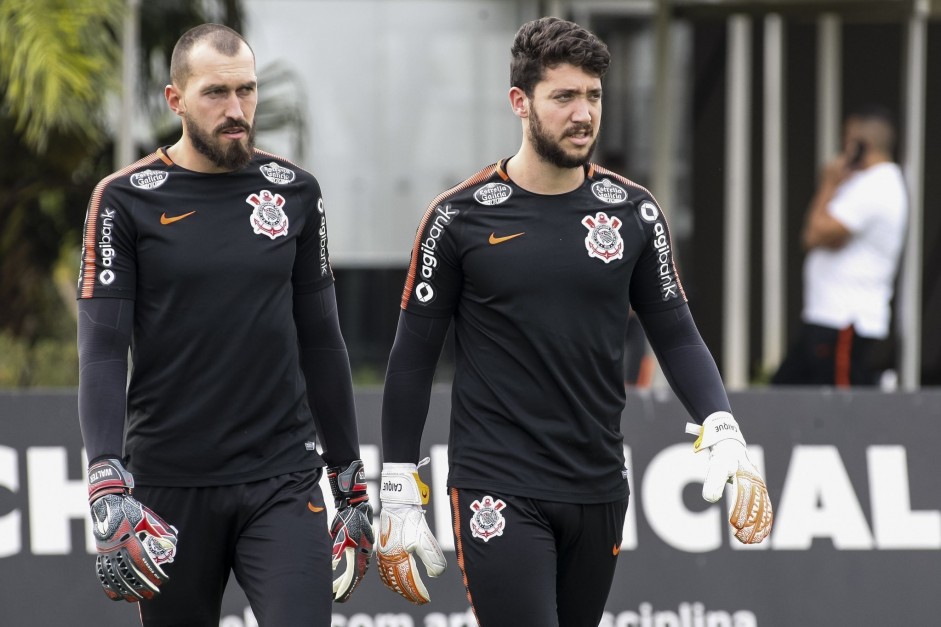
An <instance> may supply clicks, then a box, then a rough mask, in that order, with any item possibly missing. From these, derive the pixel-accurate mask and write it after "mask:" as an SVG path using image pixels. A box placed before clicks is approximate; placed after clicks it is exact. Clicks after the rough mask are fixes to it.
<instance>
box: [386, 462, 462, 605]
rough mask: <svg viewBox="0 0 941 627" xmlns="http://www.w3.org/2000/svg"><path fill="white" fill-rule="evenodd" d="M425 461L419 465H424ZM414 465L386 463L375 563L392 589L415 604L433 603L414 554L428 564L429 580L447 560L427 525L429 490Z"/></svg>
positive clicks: (438, 572) (441, 569)
mask: <svg viewBox="0 0 941 627" xmlns="http://www.w3.org/2000/svg"><path fill="white" fill-rule="evenodd" d="M426 463H428V459H427V458H425V459H423V460H422V461H421V462H420V463H419V464H418V466H424V465H425V464H426ZM418 466H416V465H415V464H388V463H387V464H383V465H382V488H381V489H380V491H379V501H380V502H381V504H382V510H381V512H380V514H379V545H378V550H377V551H376V560H377V561H378V563H379V577H380V579H382V583H384V584H385V585H386V586H387V587H388V588H389V589H391V590H393V591H394V592H397V593H399V594H401V595H402V596H403V597H405V598H406V599H407V600H409V601H411V602H412V603H415V604H416V605H424V604H425V603H428V601H430V600H431V596H430V595H429V594H428V589H427V588H425V584H424V583H422V580H421V576H419V574H418V569H417V567H416V564H415V557H414V556H415V555H417V556H418V557H419V559H421V561H422V563H423V564H424V565H425V571H426V572H427V573H428V576H429V577H437V576H438V575H440V574H441V573H443V572H444V569H445V568H446V567H447V565H448V563H447V560H445V559H444V553H443V552H442V551H441V547H440V546H439V545H438V541H437V540H436V539H435V537H434V535H433V534H432V533H431V530H430V529H429V528H428V523H427V522H426V521H425V510H423V509H422V507H421V506H422V505H427V504H428V498H429V494H430V490H429V489H428V486H427V485H425V484H424V483H422V481H421V479H420V478H419V477H418Z"/></svg>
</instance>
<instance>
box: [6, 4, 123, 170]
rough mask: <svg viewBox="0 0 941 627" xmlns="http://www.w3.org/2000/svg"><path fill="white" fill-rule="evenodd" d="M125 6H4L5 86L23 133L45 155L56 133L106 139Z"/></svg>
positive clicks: (86, 138) (8, 103)
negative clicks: (107, 101) (106, 104)
mask: <svg viewBox="0 0 941 627" xmlns="http://www.w3.org/2000/svg"><path fill="white" fill-rule="evenodd" d="M124 7H125V3H124V2H123V1H122V0H3V1H2V2H0V83H2V84H4V85H5V94H4V105H5V106H6V107H7V108H8V110H9V112H10V114H12V117H13V118H15V120H16V131H17V132H19V133H22V134H23V137H24V139H25V141H26V143H27V144H28V145H29V146H30V147H31V148H33V149H34V150H35V151H37V152H44V151H45V150H46V149H47V147H48V142H49V139H50V130H52V129H55V130H57V131H60V132H65V133H68V134H74V135H78V136H79V137H81V138H82V139H84V140H85V141H89V142H91V143H94V144H97V143H100V141H101V139H102V135H103V132H102V124H101V119H100V112H101V111H102V109H103V107H102V104H103V101H104V98H105V97H106V96H107V95H108V93H109V91H110V90H112V89H113V88H114V87H115V85H116V84H117V83H116V80H117V76H119V75H120V73H119V72H117V71H116V70H117V68H119V67H120V59H121V56H120V55H121V50H120V47H119V45H118V40H117V33H119V32H120V26H121V20H122V18H123V15H124V13H123V12H124Z"/></svg>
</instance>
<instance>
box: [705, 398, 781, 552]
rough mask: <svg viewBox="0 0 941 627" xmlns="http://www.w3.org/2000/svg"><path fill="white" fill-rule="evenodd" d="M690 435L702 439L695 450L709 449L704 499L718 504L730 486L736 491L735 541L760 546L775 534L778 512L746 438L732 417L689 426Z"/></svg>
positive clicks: (725, 415)
mask: <svg viewBox="0 0 941 627" xmlns="http://www.w3.org/2000/svg"><path fill="white" fill-rule="evenodd" d="M686 432H687V433H689V434H691V435H698V436H699V437H698V438H697V439H696V442H695V444H693V450H694V451H695V452H697V453H698V452H699V451H702V450H704V449H709V467H708V469H707V470H706V478H705V479H704V480H703V484H702V497H703V498H704V499H706V500H707V501H709V502H710V503H715V502H716V501H718V500H719V499H720V498H721V497H722V493H723V491H724V490H725V485H726V483H731V484H732V485H733V486H734V487H735V488H736V497H735V504H734V505H733V506H732V509H731V510H730V511H729V523H730V524H731V525H732V527H734V528H735V537H736V539H738V541H739V542H742V543H744V544H757V543H758V542H761V541H762V540H764V539H765V537H766V536H767V535H768V534H769V533H770V532H771V524H772V522H773V521H774V512H773V511H772V509H771V499H770V498H769V497H768V488H767V487H766V486H765V481H764V479H762V478H761V474H760V473H759V472H758V469H757V468H756V467H755V465H754V464H752V463H751V460H749V459H748V452H747V451H746V449H745V438H743V437H742V432H741V431H740V430H739V428H738V423H737V422H736V421H735V418H733V417H732V414H730V413H728V412H724V411H720V412H715V413H713V414H710V415H709V417H708V418H706V420H705V421H704V422H703V424H702V426H700V425H696V424H692V423H690V424H687V425H686Z"/></svg>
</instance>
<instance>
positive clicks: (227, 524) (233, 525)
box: [134, 469, 333, 627]
mask: <svg viewBox="0 0 941 627" xmlns="http://www.w3.org/2000/svg"><path fill="white" fill-rule="evenodd" d="M320 472H321V471H320V469H315V470H307V471H302V472H295V473H291V474H287V475H282V476H279V477H272V478H271V479H265V480H262V481H255V482H252V483H244V484H237V485H228V486H217V487H203V488H173V487H156V486H140V487H137V488H135V489H134V496H135V498H137V499H138V500H139V501H140V502H141V503H143V504H144V505H146V506H147V507H149V508H150V509H152V510H153V511H154V512H156V513H157V514H158V515H160V516H161V517H162V518H163V519H164V520H166V521H167V522H168V523H169V524H171V525H173V526H175V527H176V528H177V529H178V530H179V542H178V544H177V554H176V558H175V559H174V561H173V563H171V564H167V565H166V566H165V567H164V568H165V571H166V573H167V576H168V577H169V581H167V582H166V583H165V584H164V585H163V586H162V587H161V588H160V594H158V595H157V596H156V597H155V598H154V599H152V600H150V601H144V602H141V603H140V610H141V620H142V623H143V624H144V625H145V626H146V627H169V626H171V625H172V626H173V627H218V626H219V621H220V618H221V616H220V614H221V605H222V595H223V593H224V592H225V587H226V583H227V582H228V579H229V573H230V572H232V573H234V574H235V579H236V580H237V581H238V583H239V585H240V586H241V587H242V590H244V591H245V595H246V596H247V597H248V601H249V603H250V604H251V606H252V611H253V613H254V614H255V618H256V619H257V621H258V624H259V625H260V626H261V627H265V626H266V625H272V626H279V625H305V626H316V627H329V625H330V616H331V609H332V607H333V594H332V579H333V570H332V563H331V549H332V545H333V543H332V541H331V540H330V533H329V530H328V521H327V511H326V508H325V505H324V500H323V492H322V491H321V489H320V486H319V485H318V481H319V479H320Z"/></svg>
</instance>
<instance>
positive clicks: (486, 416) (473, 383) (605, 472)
mask: <svg viewBox="0 0 941 627" xmlns="http://www.w3.org/2000/svg"><path fill="white" fill-rule="evenodd" d="M585 173H586V177H585V181H584V183H583V184H582V185H581V186H580V187H579V188H578V189H576V190H574V191H572V192H569V193H566V194H559V195H550V196H544V195H539V194H534V193H532V192H528V191H526V190H525V189H522V188H520V187H519V186H517V185H516V184H515V183H514V182H513V181H512V180H511V179H510V178H509V177H508V176H507V174H506V171H505V168H504V162H503V161H501V162H500V163H497V164H495V165H492V166H490V167H487V168H485V169H483V170H481V171H480V172H478V173H477V174H476V175H474V176H473V177H471V178H470V179H468V180H466V181H464V182H463V183H461V184H460V185H458V186H456V187H454V188H452V189H450V190H448V191H446V192H444V193H443V194H441V195H440V196H438V197H437V198H436V199H435V200H434V201H433V202H432V203H431V205H430V206H429V208H428V210H427V211H426V212H425V214H424V217H423V219H422V222H421V225H420V227H419V232H418V235H417V237H416V239H415V245H414V248H413V249H412V258H411V264H410V266H409V272H408V278H407V281H406V285H405V290H404V293H403V296H402V308H403V309H405V310H407V311H408V312H410V313H413V314H419V315H424V316H433V317H450V316H453V320H454V331H455V340H456V344H455V350H456V364H455V367H456V371H455V375H454V385H453V391H452V408H451V428H450V443H449V458H450V472H449V477H448V481H449V485H451V486H455V487H464V488H480V489H492V490H494V491H502V492H506V493H509V494H516V495H521V496H529V497H533V498H540V499H545V500H556V501H564V502H581V503H591V502H606V501H611V500H615V499H618V498H621V497H623V496H624V495H626V493H627V489H628V488H627V481H626V480H625V479H626V472H625V469H624V453H623V446H622V435H621V431H620V422H621V411H622V410H623V408H624V402H625V392H624V372H623V354H624V334H625V330H626V325H627V319H628V311H629V308H630V307H633V308H634V309H635V310H637V311H638V312H641V313H643V312H648V311H655V310H664V309H669V308H673V307H677V306H680V305H682V304H684V303H685V302H686V296H685V294H684V293H683V289H682V287H681V285H680V281H679V278H678V276H677V273H676V268H675V267H674V262H673V255H672V252H671V243H670V233H669V229H668V227H667V222H666V219H665V217H664V215H663V213H662V211H661V210H660V208H659V206H658V205H657V203H656V201H655V200H654V198H653V197H652V196H651V194H650V193H649V192H648V191H647V190H646V189H644V188H643V187H640V186H639V185H636V184H634V183H632V182H630V181H628V180H627V179H625V178H623V177H621V176H619V175H617V174H615V173H613V172H610V171H608V170H605V169H602V168H600V167H598V166H596V165H588V166H586V167H585Z"/></svg>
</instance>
